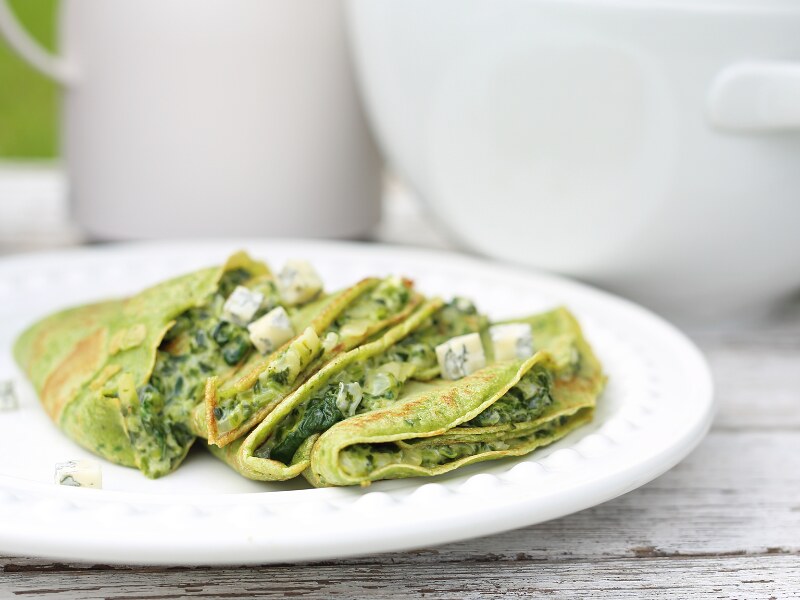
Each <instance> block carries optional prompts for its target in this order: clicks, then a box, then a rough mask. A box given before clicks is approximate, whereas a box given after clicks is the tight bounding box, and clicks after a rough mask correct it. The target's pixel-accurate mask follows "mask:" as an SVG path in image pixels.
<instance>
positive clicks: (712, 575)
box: [2, 555, 800, 600]
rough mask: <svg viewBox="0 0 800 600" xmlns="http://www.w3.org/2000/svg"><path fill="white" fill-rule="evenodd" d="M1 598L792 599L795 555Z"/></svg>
mask: <svg viewBox="0 0 800 600" xmlns="http://www.w3.org/2000/svg"><path fill="white" fill-rule="evenodd" d="M2 585H3V588H4V589H5V590H6V594H7V597H12V594H13V596H14V597H17V598H19V597H25V596H27V597H34V598H47V599H56V598H75V597H79V598H86V599H100V598H158V599H164V600H166V599H170V598H191V597H205V598H209V597H211V598H214V597H217V598H220V597H236V598H281V597H289V596H291V597H299V598H306V599H316V598H319V599H328V598H331V597H343V598H408V597H430V598H459V599H468V598H482V597H499V596H501V595H502V596H503V597H505V598H530V597H539V596H546V597H547V598H554V599H560V598H563V599H568V600H574V599H575V598H581V597H586V596H587V595H591V597H592V598H600V599H603V598H614V599H625V598H651V599H667V598H675V599H682V600H683V599H685V598H688V597H698V598H717V599H734V598H735V599H742V598H763V599H765V600H766V599H768V598H775V599H790V598H798V597H800V595H799V594H800V592H798V590H799V589H800V557H798V556H784V555H763V556H727V557H714V558H698V557H693V558H682V559H680V560H676V559H668V558H659V557H657V558H646V559H645V558H639V559H613V560H601V561H597V562H595V563H593V564H591V565H587V564H586V563H585V562H582V561H563V562H557V563H539V562H537V561H532V560H527V559H521V560H516V561H513V562H496V563H474V562H457V563H448V564H437V563H436V562H430V563H424V564H416V565H413V566H409V565H392V564H345V565H328V564H319V565H303V566H272V567H254V568H240V569H224V570H222V569H197V570H190V571H187V570H172V571H160V572H157V573H154V572H153V571H151V570H148V569H132V570H129V571H114V572H111V573H109V572H104V571H57V570H52V571H47V572H35V571H33V572H32V571H30V570H26V571H11V572H9V571H6V572H5V574H4V577H3V581H2Z"/></svg>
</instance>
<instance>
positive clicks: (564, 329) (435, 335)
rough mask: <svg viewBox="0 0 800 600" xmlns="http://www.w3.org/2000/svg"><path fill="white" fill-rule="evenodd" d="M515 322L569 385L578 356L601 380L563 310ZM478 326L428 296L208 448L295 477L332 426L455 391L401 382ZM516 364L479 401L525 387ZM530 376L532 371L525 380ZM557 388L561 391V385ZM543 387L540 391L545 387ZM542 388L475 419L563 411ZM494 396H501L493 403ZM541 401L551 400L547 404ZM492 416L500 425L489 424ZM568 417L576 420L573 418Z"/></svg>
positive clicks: (469, 314)
mask: <svg viewBox="0 0 800 600" xmlns="http://www.w3.org/2000/svg"><path fill="white" fill-rule="evenodd" d="M515 322H525V323H527V324H529V325H530V327H531V331H532V333H533V336H534V338H535V339H536V340H537V344H538V346H539V347H540V348H546V349H549V350H550V351H551V353H555V354H556V356H557V361H558V363H559V364H563V365H565V366H564V367H563V368H561V370H560V371H559V375H560V377H561V379H563V378H564V377H565V375H569V376H570V378H571V379H570V384H571V385H577V383H575V382H577V381H582V379H581V378H579V377H577V376H575V375H574V372H573V371H574V367H572V366H570V365H572V362H573V361H576V360H578V361H580V362H581V364H582V365H583V368H584V371H585V372H584V375H585V376H587V377H588V376H589V374H590V373H591V377H593V378H597V379H598V381H599V383H598V385H601V384H602V375H601V372H600V368H599V364H598V363H597V362H596V359H595V358H594V355H593V354H592V352H591V349H590V348H589V347H588V345H587V344H586V342H585V341H584V340H583V337H582V336H581V334H580V329H579V328H578V326H577V323H576V321H575V320H574V318H573V317H572V315H570V313H569V312H568V311H566V310H565V309H563V308H562V309H557V310H554V311H550V312H548V313H544V314H541V315H536V316H534V317H529V318H527V319H518V320H516V321H515ZM479 330H482V331H484V333H485V332H486V327H485V319H484V318H483V317H481V316H480V315H478V314H477V311H476V310H475V308H474V306H472V304H471V303H469V302H467V301H465V300H463V299H457V300H455V301H453V302H452V303H450V304H449V305H447V306H442V303H441V301H438V300H432V301H429V302H427V303H426V304H425V305H423V306H422V307H421V308H420V309H419V310H418V311H417V312H415V313H414V314H412V315H411V317H410V318H409V319H407V320H406V321H404V322H403V323H402V324H400V325H399V326H397V327H395V328H393V329H392V330H390V331H389V332H388V333H387V334H386V335H384V336H383V337H381V338H380V339H378V340H376V341H374V342H372V343H370V344H366V345H364V346H361V347H360V348H358V349H357V350H354V351H352V352H349V353H347V354H344V355H342V356H340V357H338V358H337V359H336V360H334V361H331V362H330V363H328V364H327V365H326V366H325V367H324V368H323V369H320V370H319V371H318V372H317V373H316V374H315V375H314V376H313V377H311V378H310V379H309V380H308V382H307V383H306V384H305V385H303V386H302V387H300V388H299V389H298V390H297V391H296V392H294V393H293V394H291V395H290V396H287V398H286V400H285V401H283V402H282V403H281V404H279V405H278V406H277V407H276V408H275V409H274V410H273V411H272V412H271V413H270V414H269V415H268V416H267V417H266V418H265V419H264V420H263V421H262V422H261V423H260V424H259V425H258V427H256V428H255V429H254V430H253V431H252V432H251V433H250V434H249V435H248V436H247V437H246V438H244V439H243V440H240V441H238V442H236V443H234V444H231V445H230V446H228V447H226V448H224V449H222V450H217V449H212V451H213V452H214V453H215V454H216V455H217V456H218V457H219V458H221V459H222V460H224V461H225V462H227V463H228V464H229V465H230V466H232V467H233V468H234V469H236V470H237V471H238V472H239V473H241V474H242V475H244V476H245V477H249V478H251V479H258V480H283V479H289V478H292V477H295V476H296V475H298V474H300V473H302V472H303V471H304V470H306V468H307V467H308V466H309V464H310V463H309V461H310V456H311V455H312V453H313V452H316V444H315V442H316V440H317V438H318V437H319V434H321V433H323V432H324V431H326V430H328V429H329V428H330V427H332V426H334V424H335V423H337V422H339V421H342V420H345V419H346V420H347V421H350V420H352V419H351V418H353V417H354V415H359V414H362V413H373V412H374V411H380V410H381V409H384V408H386V407H390V406H392V405H399V404H402V403H403V402H405V401H406V399H407V398H408V397H409V396H413V395H415V394H417V393H420V392H421V391H423V390H424V391H426V392H428V393H430V395H431V398H435V397H437V396H439V395H443V394H446V393H447V392H448V391H449V390H451V389H456V388H457V387H458V385H459V383H458V382H452V381H443V380H436V381H434V382H431V383H429V384H426V385H423V384H421V383H419V384H416V383H408V385H406V382H408V381H410V380H423V381H426V380H431V378H432V377H434V376H435V375H436V374H437V373H438V366H437V360H436V357H435V352H434V348H435V346H436V345H438V344H440V343H442V342H444V341H446V340H448V339H450V338H452V337H454V336H457V335H463V334H465V333H469V332H473V331H479ZM484 346H485V347H486V348H487V349H489V353H490V358H491V343H489V342H488V340H487V342H486V343H484ZM540 358H541V357H540ZM518 363H519V364H517V365H516V370H514V367H515V365H510V366H509V364H508V363H506V364H503V365H499V367H500V368H499V370H495V371H492V373H491V377H490V378H489V382H490V384H491V386H494V387H486V388H482V389H481V394H482V396H481V398H487V397H489V395H490V394H491V392H493V391H495V389H500V388H501V387H503V386H506V387H509V388H510V387H513V386H514V384H517V385H518V386H526V383H527V381H528V380H523V381H522V382H518V381H517V380H516V379H515V377H516V378H517V379H519V378H520V377H522V375H523V374H524V373H526V372H527V371H528V370H530V369H532V367H533V364H534V363H532V362H530V361H518ZM509 369H511V370H509ZM541 371H542V369H537V370H536V374H537V375H539V374H540V372H541ZM533 375H534V374H533V373H532V374H531V376H530V377H529V378H528V379H531V378H532V377H533ZM548 376H549V375H548ZM573 380H574V381H573ZM531 385H532V384H529V385H527V386H526V388H525V389H526V390H528V389H529V388H531ZM560 385H561V388H563V385H564V384H560ZM540 387H542V389H544V387H543V386H540ZM561 388H560V389H561ZM547 390H549V385H548V388H547ZM547 390H545V391H544V392H543V394H542V396H541V397H536V398H533V397H532V396H531V395H529V397H527V398H525V399H524V401H525V408H524V410H519V409H518V408H517V409H516V410H513V409H514V407H513V406H512V407H508V408H507V410H506V411H505V412H507V413H510V416H508V417H506V415H505V414H504V415H500V416H498V414H495V413H499V411H500V408H501V407H503V406H504V404H508V403H509V402H510V400H503V401H501V402H499V403H498V405H497V408H496V409H495V410H494V412H492V411H488V410H487V411H486V412H485V413H484V414H483V415H480V416H479V417H478V418H476V421H477V422H479V423H480V425H487V424H491V425H497V423H499V422H500V421H501V420H503V419H504V418H505V419H506V420H509V419H513V420H516V421H517V422H520V421H525V423H524V424H519V425H517V424H514V425H513V426H510V427H506V429H515V430H518V429H520V428H521V427H523V426H528V425H529V424H530V422H531V421H533V418H534V417H536V416H539V415H538V414H534V411H533V410H532V409H531V408H530V407H529V406H528V404H531V403H532V402H534V401H535V402H536V407H537V410H538V411H539V412H542V413H543V412H545V411H546V412H547V415H548V416H549V417H551V418H552V419H556V418H557V417H559V416H560V413H559V410H560V409H559V408H558V407H557V406H551V404H553V402H552V398H551V397H550V396H549V395H548V394H547ZM504 391H505V390H504ZM475 393H477V392H475ZM597 393H599V389H597V390H595V391H593V393H591V394H587V395H585V396H582V397H581V400H584V399H587V400H588V401H589V402H590V403H592V404H593V403H594V400H595V397H596V395H597ZM499 398H500V396H498V397H496V398H494V400H498V399H499ZM475 399H476V400H477V398H475ZM545 400H548V401H550V403H549V404H548V403H545ZM431 401H432V402H435V400H431ZM585 412H588V411H585ZM490 414H491V415H492V416H491V417H490V416H489V415H490ZM584 416H587V415H585V414H584ZM588 416H590V415H588ZM355 418H357V417H355ZM492 419H494V421H496V422H497V423H496V422H492ZM571 421H572V422H577V417H576V418H575V419H572V420H571ZM472 425H473V427H471V429H470V431H466V430H465V431H459V435H471V436H472V438H471V439H476V440H477V439H479V438H480V437H481V436H483V437H486V436H489V437H491V438H493V439H494V438H499V437H501V436H503V435H505V432H502V431H501V430H502V429H503V427H499V428H498V427H497V426H496V427H493V428H491V429H486V428H481V427H479V426H478V424H477V423H472ZM542 425H543V423H541V422H536V423H533V424H532V426H534V427H536V428H537V429H541V428H542V427H541V426H542ZM550 425H552V423H550ZM565 426H566V424H565ZM561 429H565V427H562V428H561ZM539 435H540V436H541V433H540V434H539ZM324 437H325V435H324V434H323V438H324ZM312 448H314V450H312Z"/></svg>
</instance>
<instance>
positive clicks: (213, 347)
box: [123, 269, 279, 477]
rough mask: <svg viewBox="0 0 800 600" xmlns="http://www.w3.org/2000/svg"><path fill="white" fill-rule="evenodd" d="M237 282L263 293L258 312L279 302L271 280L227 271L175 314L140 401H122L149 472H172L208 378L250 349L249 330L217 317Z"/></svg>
mask: <svg viewBox="0 0 800 600" xmlns="http://www.w3.org/2000/svg"><path fill="white" fill-rule="evenodd" d="M238 285H245V286H246V287H249V288H250V289H257V290H258V291H260V292H262V293H263V294H264V297H265V299H266V300H265V306H263V307H262V308H261V309H260V311H259V312H261V313H262V314H263V313H264V312H265V311H267V310H270V309H271V307H272V306H273V305H277V302H278V301H279V297H278V295H277V289H275V286H274V283H273V282H272V281H270V280H266V279H264V278H254V279H251V275H250V273H249V272H248V271H246V270H245V269H235V270H231V271H228V272H226V273H225V274H224V275H223V276H222V277H221V279H220V282H219V285H218V287H217V291H216V292H215V293H214V294H213V295H212V296H211V297H210V298H209V300H208V302H207V303H206V304H205V305H203V306H199V307H196V308H192V309H189V310H187V311H185V312H184V313H182V314H181V315H179V316H178V317H177V319H176V320H175V324H174V325H173V326H172V327H171V328H170V330H169V331H168V332H167V334H166V335H165V336H164V339H163V341H162V342H161V345H160V346H159V348H158V350H157V351H156V360H155V364H154V366H153V372H152V374H151V376H150V380H149V381H148V382H147V383H146V384H144V385H143V386H141V387H139V388H138V389H137V390H136V396H137V397H138V402H129V403H127V404H123V418H124V419H125V424H126V428H127V430H128V436H129V438H130V440H131V444H132V445H133V447H134V449H135V451H136V454H137V456H138V457H139V460H140V463H141V469H142V471H143V472H145V474H147V475H148V476H151V477H158V476H161V475H165V474H167V473H169V472H170V471H172V470H174V469H175V468H176V467H177V466H178V464H179V463H180V462H181V461H182V460H183V458H184V456H185V455H186V453H187V452H188V450H189V448H190V447H191V445H192V443H193V442H194V439H195V437H194V435H193V434H192V433H191V431H190V429H189V426H188V423H189V422H190V419H191V413H192V410H193V409H194V407H195V406H196V405H197V404H198V403H200V402H201V401H202V399H203V392H204V389H205V382H206V379H207V378H208V377H211V376H212V375H215V374H216V375H219V374H221V373H225V372H226V371H230V370H231V369H232V368H233V367H234V366H235V365H237V364H239V363H240V362H241V361H242V360H244V359H245V358H246V357H247V356H249V354H250V353H251V352H252V351H253V346H252V344H251V343H250V339H249V337H248V333H247V329H246V328H244V327H239V326H237V325H234V324H232V323H228V322H225V321H222V319H221V315H222V306H223V304H224V303H225V299H226V298H227V297H228V296H229V295H230V293H231V292H232V291H233V290H234V288H236V286H238Z"/></svg>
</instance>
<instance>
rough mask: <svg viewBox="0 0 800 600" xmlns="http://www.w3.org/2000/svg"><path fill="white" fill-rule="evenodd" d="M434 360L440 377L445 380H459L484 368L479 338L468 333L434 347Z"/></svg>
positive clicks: (484, 357) (475, 334)
mask: <svg viewBox="0 0 800 600" xmlns="http://www.w3.org/2000/svg"><path fill="white" fill-rule="evenodd" d="M436 359H437V360H438V361H439V368H440V369H441V371H442V377H444V378H445V379H461V378H462V377H465V376H467V375H469V374H470V373H474V372H475V371H477V370H478V369H482V368H483V367H485V366H486V356H485V355H484V353H483V345H482V344H481V336H480V335H479V334H477V333H468V334H467V335H459V336H457V337H454V338H450V339H449V340H447V341H446V342H445V343H443V344H439V345H438V346H436Z"/></svg>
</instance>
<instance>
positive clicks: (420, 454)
mask: <svg viewBox="0 0 800 600" xmlns="http://www.w3.org/2000/svg"><path fill="white" fill-rule="evenodd" d="M579 414H580V413H576V415H571V416H561V417H557V418H555V419H553V420H552V421H548V422H547V423H545V424H543V425H542V426H541V427H538V428H536V429H535V430H532V431H528V432H526V433H525V434H524V435H520V433H519V431H516V432H515V431H511V432H509V433H507V434H505V435H500V434H492V439H481V437H480V436H481V434H476V435H475V436H472V437H474V438H475V439H473V440H469V439H467V438H469V437H470V436H458V437H454V439H451V440H448V436H447V435H444V436H439V437H434V438H428V439H418V440H414V441H410V442H384V443H376V444H353V445H351V446H347V447H346V448H344V449H342V450H341V452H339V465H340V466H341V468H342V470H343V471H344V472H345V473H346V474H347V475H348V476H350V477H355V478H358V479H369V478H370V476H371V475H372V474H373V473H374V472H375V471H377V470H379V469H382V468H385V467H389V466H393V465H397V466H402V465H406V466H415V467H422V468H425V469H432V468H435V467H441V466H444V465H447V464H450V463H454V462H457V461H459V460H462V459H464V458H468V457H471V456H477V455H479V454H485V453H487V452H502V451H509V450H514V449H515V448H518V447H520V446H524V445H526V444H529V443H531V442H532V441H534V440H537V439H546V438H553V440H555V439H556V438H557V437H558V435H559V433H560V432H561V431H563V430H564V428H565V426H566V425H568V424H569V422H570V420H572V419H574V418H577V415H579Z"/></svg>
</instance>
